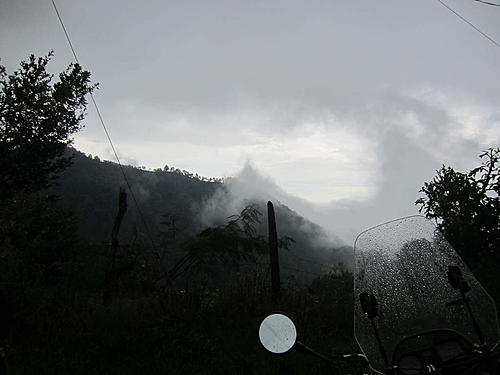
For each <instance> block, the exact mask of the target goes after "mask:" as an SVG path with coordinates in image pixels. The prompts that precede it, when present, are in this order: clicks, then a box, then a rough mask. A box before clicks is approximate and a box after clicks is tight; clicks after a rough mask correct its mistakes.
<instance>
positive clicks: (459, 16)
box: [438, 0, 500, 47]
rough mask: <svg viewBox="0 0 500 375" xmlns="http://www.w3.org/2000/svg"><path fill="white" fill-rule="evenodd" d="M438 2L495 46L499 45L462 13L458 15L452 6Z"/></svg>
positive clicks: (440, 0)
mask: <svg viewBox="0 0 500 375" xmlns="http://www.w3.org/2000/svg"><path fill="white" fill-rule="evenodd" d="M438 1H439V3H440V4H441V5H442V6H444V7H445V8H446V9H448V10H449V11H450V12H452V13H453V14H455V15H456V16H457V17H458V18H460V19H461V20H462V21H464V22H465V23H467V24H468V25H469V26H470V27H472V28H473V29H474V30H476V31H477V32H478V33H479V34H481V35H482V36H483V37H485V38H486V39H488V40H489V41H490V42H491V43H493V44H494V45H495V46H497V47H500V44H498V43H497V42H496V41H495V40H494V39H493V38H491V37H490V36H489V35H487V34H486V33H484V32H482V31H481V30H479V29H478V28H477V27H476V26H475V25H474V24H473V23H472V22H470V21H469V20H467V19H466V18H465V17H463V16H462V15H460V14H459V13H458V12H457V11H455V10H453V9H452V8H450V7H449V6H448V5H446V4H445V3H444V2H443V1H442V0H438ZM476 1H477V0H476Z"/></svg>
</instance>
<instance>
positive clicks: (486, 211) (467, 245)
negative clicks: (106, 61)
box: [416, 148, 500, 263]
mask: <svg viewBox="0 0 500 375" xmlns="http://www.w3.org/2000/svg"><path fill="white" fill-rule="evenodd" d="M480 157H481V159H483V162H482V163H481V165H480V166H479V167H477V168H474V169H473V170H471V171H470V172H467V173H462V172H457V171H455V170H454V169H453V168H451V167H446V166H444V165H443V167H442V168H441V169H440V170H438V171H437V176H436V177H434V179H433V180H432V181H431V182H426V183H425V184H424V187H423V188H422V189H421V190H420V192H422V193H424V194H425V196H424V197H422V198H420V199H418V200H417V201H416V204H420V205H421V207H420V211H421V212H422V211H423V212H424V213H425V215H426V217H427V218H430V219H434V220H436V221H437V223H438V227H439V229H440V230H441V231H442V233H443V234H444V235H445V237H446V238H447V239H448V241H450V243H451V244H452V245H453V247H454V248H455V249H456V250H457V251H458V253H459V254H460V255H461V256H462V257H463V258H464V259H465V260H466V261H467V262H469V263H477V262H479V261H480V260H481V259H488V257H490V256H499V255H500V254H499V252H500V198H499V193H500V168H499V164H498V162H499V157H500V149H499V148H496V149H493V148H490V149H488V150H487V151H484V152H483V153H482V154H481V155H480Z"/></svg>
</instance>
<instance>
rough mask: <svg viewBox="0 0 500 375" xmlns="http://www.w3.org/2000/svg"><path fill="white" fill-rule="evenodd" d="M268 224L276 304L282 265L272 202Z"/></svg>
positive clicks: (268, 211) (272, 287)
mask: <svg viewBox="0 0 500 375" xmlns="http://www.w3.org/2000/svg"><path fill="white" fill-rule="evenodd" d="M267 222H268V227H269V255H270V260H271V290H272V296H273V301H274V302H276V301H277V300H278V298H279V295H280V263H279V257H278V233H277V231H276V218H275V217H274V207H273V204H272V203H271V201H269V202H267Z"/></svg>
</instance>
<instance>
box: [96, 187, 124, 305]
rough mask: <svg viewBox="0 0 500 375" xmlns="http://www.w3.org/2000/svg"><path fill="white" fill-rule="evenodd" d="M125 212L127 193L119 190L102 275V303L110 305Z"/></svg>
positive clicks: (121, 189)
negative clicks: (109, 244) (116, 211)
mask: <svg viewBox="0 0 500 375" xmlns="http://www.w3.org/2000/svg"><path fill="white" fill-rule="evenodd" d="M126 211H127V193H126V192H125V189H123V188H120V193H119V196H118V214H117V215H116V219H115V224H114V225H113V229H112V230H111V252H110V254H109V258H108V265H107V267H106V273H105V275H104V289H103V293H102V298H103V302H104V303H105V304H110V303H111V301H112V299H113V298H112V289H113V288H114V285H115V283H116V276H117V275H116V255H117V253H118V233H119V232H120V226H121V224H122V220H123V216H125V212H126Z"/></svg>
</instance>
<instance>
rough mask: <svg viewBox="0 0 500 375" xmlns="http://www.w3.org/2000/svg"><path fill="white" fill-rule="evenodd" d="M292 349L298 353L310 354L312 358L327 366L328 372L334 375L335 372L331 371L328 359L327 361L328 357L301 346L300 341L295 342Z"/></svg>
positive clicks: (331, 367)
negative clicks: (321, 361)
mask: <svg viewBox="0 0 500 375" xmlns="http://www.w3.org/2000/svg"><path fill="white" fill-rule="evenodd" d="M294 348H295V349H296V350H298V351H299V352H302V353H307V354H310V355H312V356H314V357H316V358H319V359H321V360H323V361H324V362H326V364H327V365H328V369H329V370H330V372H331V373H332V374H335V370H334V369H333V366H332V362H331V361H330V359H328V357H326V356H324V355H323V354H320V353H318V352H315V351H314V350H312V349H311V348H310V347H308V346H306V345H304V344H302V343H301V342H300V341H296V342H295V345H294Z"/></svg>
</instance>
